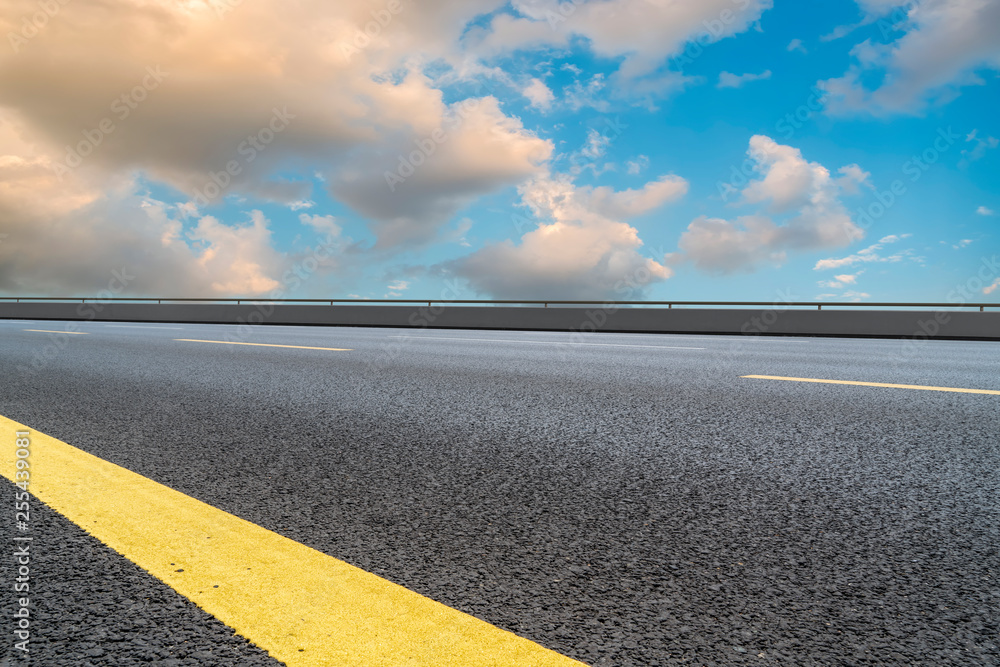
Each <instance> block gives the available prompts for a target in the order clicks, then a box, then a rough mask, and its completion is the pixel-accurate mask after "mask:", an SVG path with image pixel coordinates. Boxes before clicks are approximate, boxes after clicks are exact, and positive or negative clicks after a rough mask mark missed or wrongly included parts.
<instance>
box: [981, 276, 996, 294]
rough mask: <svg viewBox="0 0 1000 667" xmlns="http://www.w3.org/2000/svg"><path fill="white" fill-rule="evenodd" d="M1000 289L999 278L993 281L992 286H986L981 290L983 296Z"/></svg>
mask: <svg viewBox="0 0 1000 667" xmlns="http://www.w3.org/2000/svg"><path fill="white" fill-rule="evenodd" d="M998 289H1000V278H997V279H996V280H994V281H993V284H992V285H988V286H986V287H984V288H983V294H992V293H993V292H995V291H996V290H998Z"/></svg>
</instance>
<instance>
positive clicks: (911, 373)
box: [0, 322, 1000, 667]
mask: <svg viewBox="0 0 1000 667" xmlns="http://www.w3.org/2000/svg"><path fill="white" fill-rule="evenodd" d="M63 326H65V325H63V324H60V323H52V322H48V323H23V322H0V368H2V369H3V371H4V375H5V377H6V378H7V381H6V382H5V383H3V384H2V385H0V414H3V415H4V416H6V417H9V418H11V419H15V420H17V421H19V422H22V423H24V424H27V425H29V426H31V427H32V428H34V429H37V430H39V431H42V432H44V433H47V434H49V435H52V436H54V437H57V438H60V439H62V440H65V441H67V442H69V443H71V444H73V445H74V446H77V447H80V448H82V449H84V450H86V451H88V452H91V453H93V454H95V455H97V456H100V457H102V458H104V459H107V460H109V461H112V462H114V463H116V464H119V465H122V466H124V467H126V468H129V469H131V470H134V471H136V472H138V473H140V474H142V475H145V476H147V477H149V478H151V479H154V480H156V481H158V482H161V483H163V484H166V485H168V486H171V487H173V488H175V489H178V490H180V491H182V492H184V493H187V494H189V495H191V496H194V497H196V498H198V499H200V500H203V501H205V502H207V503H210V504H212V505H213V506H215V507H218V508H221V509H223V510H225V511H228V512H231V513H233V514H236V515H238V516H241V517H243V518H245V519H247V520H249V521H252V522H254V523H257V524H259V525H261V526H264V527H265V528H268V529H270V530H274V531H276V532H278V533H281V534H282V535H285V536H287V537H289V538H291V539H294V540H297V541H299V542H302V543H304V544H307V545H309V546H311V547H314V548H316V549H319V550H321V551H324V552H326V553H328V554H330V555H332V556H335V557H337V558H341V559H344V560H346V561H348V562H350V563H352V564H354V565H357V566H359V567H362V568H364V569H366V570H368V571H370V572H374V573H376V574H379V575H381V576H384V577H386V578H387V579H390V580H392V581H394V582H397V583H399V584H402V585H404V586H406V587H408V588H410V589H413V590H415V591H417V592H419V593H422V594H425V595H427V596H429V597H431V598H434V599H435V600H438V601H440V602H443V603H445V604H448V605H450V606H452V607H455V608H457V609H460V610H463V611H466V612H468V613H470V614H473V615H475V616H477V617H479V618H481V619H484V620H486V621H488V622H490V623H493V624H496V625H498V626H500V627H503V628H506V629H508V630H511V631H513V632H516V633H517V634H519V635H521V636H524V637H527V638H529V639H532V640H534V641H537V642H539V643H541V644H543V645H544V646H547V647H549V648H552V649H554V650H556V651H559V652H561V653H563V654H565V655H568V656H571V657H574V658H577V659H579V660H581V661H583V662H586V663H588V664H590V665H594V666H595V667H598V666H600V667H604V666H618V665H643V666H645V665H779V664H780V665H997V664H1000V648H998V643H1000V642H998V634H1000V585H998V579H997V577H998V576H1000V550H998V546H997V545H998V544H1000V473H998V470H1000V396H989V395H974V394H958V393H942V392H927V391H914V390H903V389H888V388H871V387H858V386H835V385H823V384H806V383H787V382H774V381H767V380H752V379H743V378H741V377H740V376H742V375H748V374H761V375H781V376H796V377H807V378H824V379H843V380H858V381H872V382H893V383H903V384H920V385H938V386H951V387H967V388H979V389H1000V344H998V343H987V342H976V343H973V342H962V341H941V342H929V343H923V344H918V345H914V344H912V343H906V342H903V341H893V340H863V339H821V338H764V337H752V338H748V337H744V338H737V337H710V336H668V335H610V334H601V335H594V336H589V337H586V338H580V337H578V336H577V337H571V336H570V335H568V334H558V333H517V332H483V331H441V330H423V331H405V330H390V329H348V328H342V329H338V328H330V329H326V328H293V327H255V328H253V329H252V330H251V331H242V332H239V331H238V330H237V329H235V328H233V327H225V326H209V325H174V326H176V327H177V328H167V327H166V326H162V327H161V326H156V325H145V326H141V325H134V326H131V325H114V326H112V325H105V324H97V323H91V324H85V325H82V327H81V328H82V330H84V331H88V332H91V334H90V335H88V336H73V337H68V339H67V340H62V342H57V339H55V338H54V337H52V336H51V335H48V334H42V333H32V332H26V331H24V329H25V328H36V329H57V330H58V329H61V328H63ZM175 338H200V339H209V340H226V339H227V338H228V339H235V340H241V341H245V342H254V343H274V344H285V345H307V346H329V347H345V348H352V351H350V352H325V351H318V350H300V349H284V348H263V347H245V346H229V345H212V344H205V343H189V342H178V341H175V340H174V339H175ZM455 339H459V340H455ZM59 340H61V339H59ZM581 342H582V343H585V344H579V343H581ZM595 343H596V344H595ZM683 347H689V348H703V349H668V348H683ZM46 351H47V352H46ZM35 355H38V356H37V357H36V356H35ZM36 359H37V361H35V360H36ZM33 361H35V363H34V367H33V366H32V362H33ZM19 368H20V370H18V369H19ZM5 530H7V529H6V527H5ZM61 530H63V531H64V532H66V533H72V532H73V530H72V527H65V526H64V527H63V528H62V529H61ZM56 546H58V547H59V548H63V545H62V543H61V542H55V541H54V542H53V543H52V547H53V548H55V547H56ZM65 567H67V568H69V565H66V566H65ZM121 567H122V566H119V567H118V569H119V570H120V569H121ZM66 576H67V577H69V578H70V579H69V580H76V579H74V577H75V576H76V575H74V574H73V572H72V571H71V570H69V569H67V571H66ZM53 580H54V581H55V580H58V577H57V576H56V575H55V574H54V575H53ZM109 580H117V575H116V576H113V577H111V578H110V579H109ZM131 585H135V586H139V587H142V586H146V587H147V590H149V591H155V593H147V595H151V596H152V597H155V598H156V599H158V600H163V602H162V603H160V604H159V606H160V607H166V608H171V609H173V608H176V607H177V606H178V603H177V602H176V600H170V599H169V591H167V592H166V593H164V592H163V590H162V587H159V588H157V586H158V584H156V583H155V582H152V581H146V582H145V583H143V582H142V581H139V580H135V581H133V582H131V583H130V586H131ZM59 591H60V593H59V594H61V595H64V596H66V597H67V600H68V598H70V597H72V596H73V592H72V591H71V590H70V589H68V588H67V587H62V588H60V589H59ZM78 595H79V596H81V597H82V596H91V597H93V596H95V595H96V596H98V597H101V596H103V597H102V599H103V600H104V602H102V603H101V604H100V605H98V607H99V609H101V610H104V611H103V612H101V611H99V610H98V611H94V612H93V613H95V614H101V613H104V614H106V621H105V622H106V623H107V627H108V628H109V632H113V633H115V632H118V631H119V630H121V632H122V633H133V634H137V635H138V636H141V637H142V638H143V639H144V640H145V641H150V636H149V634H148V631H146V630H142V629H141V628H135V627H133V626H131V625H129V626H127V627H126V626H125V625H123V624H125V623H126V622H128V621H131V619H133V618H135V617H138V616H141V615H142V614H146V613H148V614H153V613H157V614H159V613H166V612H164V611H163V610H162V609H157V610H156V611H155V612H150V611H148V607H147V608H144V609H138V610H135V611H134V613H130V614H129V615H128V617H127V618H123V615H122V614H120V613H118V612H112V611H111V610H114V609H115V606H114V604H113V601H114V599H116V597H117V596H119V595H125V593H123V592H120V591H119V589H117V588H116V587H114V586H108V587H107V588H106V589H105V590H103V591H100V590H98V591H93V590H91V591H87V590H86V589H85V588H83V587H82V584H81V588H80V589H79V594H78ZM128 595H129V596H130V598H131V599H138V597H139V595H140V593H139V592H131V593H129V594H128ZM73 604H75V605H79V604H80V601H79V600H76V601H69V600H68V601H67V605H73ZM88 613H90V612H88ZM170 613H173V612H170ZM178 618H179V617H178ZM186 618H190V616H188V617H186ZM69 622H70V621H68V620H67V621H65V623H69ZM179 622H180V621H179ZM40 625H41V624H40ZM63 625H64V622H63V621H58V622H57V621H56V620H53V621H52V625H51V626H50V627H49V628H44V627H39V629H38V632H39V633H40V634H43V633H52V634H58V633H60V632H64V630H65V628H63ZM178 632H181V630H180V629H178ZM193 632H194V630H193V629H192V628H190V627H187V628H185V629H184V630H183V633H184V634H185V636H187V637H193V636H194V635H193V634H192V633H193ZM199 632H200V635H199V638H197V640H196V641H198V642H202V641H214V640H213V638H214V637H218V636H220V635H219V630H218V628H217V627H214V629H213V627H210V624H208V623H206V624H205V628H203V629H201V630H199ZM225 632H226V631H225V630H223V631H222V634H223V635H225ZM5 634H6V633H5ZM192 641H193V640H192ZM52 645H53V646H57V645H58V642H53V644H52ZM99 645H100V647H101V648H102V649H103V650H105V651H107V652H108V653H107V655H108V656H111V655H112V654H114V661H115V662H112V658H110V657H109V658H107V660H106V662H102V663H98V664H131V663H130V662H129V660H131V659H132V657H131V656H132V652H131V651H132V648H131V647H130V646H129V645H128V644H127V643H124V644H122V643H111V642H99ZM237 648H238V647H237ZM67 650H68V648H67ZM242 650H244V651H246V653H245V655H246V656H251V657H253V656H255V655H257V654H255V653H253V649H252V647H244V648H243V649H242ZM115 652H117V653H115ZM57 658H58V656H54V657H53V661H52V662H50V663H48V664H77V663H76V662H72V661H71V660H69V659H68V658H67V661H66V662H59V661H58V659H57ZM247 659H248V660H249V659H250V658H247ZM243 660H244V657H240V658H234V659H233V660H232V662H226V661H225V660H224V659H219V660H218V661H216V662H213V663H211V664H250V663H244V662H243ZM140 662H141V660H140V659H139V658H138V657H137V656H136V657H135V664H139V663H140Z"/></svg>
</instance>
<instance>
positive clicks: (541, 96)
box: [521, 79, 556, 110]
mask: <svg viewBox="0 0 1000 667" xmlns="http://www.w3.org/2000/svg"><path fill="white" fill-rule="evenodd" d="M521 94H522V95H524V96H525V97H526V98H528V101H529V102H531V106H533V107H536V108H538V109H542V110H548V109H549V108H551V107H552V101H553V100H554V99H555V97H556V96H555V95H554V94H553V93H552V91H551V90H550V89H549V87H548V86H546V85H545V82H544V81H542V80H541V79H532V80H531V83H529V84H528V85H527V86H525V88H524V89H523V90H522V91H521Z"/></svg>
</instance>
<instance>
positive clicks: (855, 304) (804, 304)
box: [0, 296, 1000, 312]
mask: <svg viewBox="0 0 1000 667" xmlns="http://www.w3.org/2000/svg"><path fill="white" fill-rule="evenodd" d="M4 301H7V302H10V301H13V302H15V303H22V302H24V303H30V302H36V301H61V302H66V303H76V302H78V301H79V302H80V303H88V302H91V303H102V304H103V303H109V302H112V301H121V302H131V303H153V302H155V303H159V304H162V303H235V304H237V305H239V304H244V303H248V304H249V303H269V304H274V303H320V304H328V305H331V306H333V305H335V304H338V303H339V304H368V303H388V304H401V305H402V304H425V303H426V304H427V306H428V307H431V306H432V305H433V304H473V305H522V306H542V307H543V308H548V307H549V306H550V305H554V306H593V305H606V304H614V305H616V306H666V307H667V308H668V309H670V308H673V307H674V306H678V307H685V306H766V307H768V308H777V307H793V308H812V307H814V306H815V307H816V308H817V309H818V310H823V306H827V307H831V306H832V307H836V308H978V309H979V312H984V311H985V309H986V308H1000V303H883V302H859V301H849V302H837V301H826V302H823V303H817V302H816V301H781V302H771V301H614V300H610V299H596V300H593V301H559V300H548V301H532V300H495V299H266V298H253V297H250V298H238V299H215V298H211V297H195V298H189V299H179V298H157V297H108V298H102V297H59V296H37V297H23V296H22V297H14V296H0V302H4Z"/></svg>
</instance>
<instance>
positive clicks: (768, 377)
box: [741, 375, 1000, 396]
mask: <svg viewBox="0 0 1000 667" xmlns="http://www.w3.org/2000/svg"><path fill="white" fill-rule="evenodd" d="M741 377H745V378H751V379H754V380H784V381H786V382H820V383H822V384H853V385H859V386H862V387H890V388H893V389H921V390H923V391H954V392H958V393H960V394H993V395H997V396H1000V391H997V390H995V389H959V388H958V387H925V386H923V385H919V384H890V383H888V382H852V381H850V380H818V379H815V378H786V377H780V376H776V375H743V376H741Z"/></svg>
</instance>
